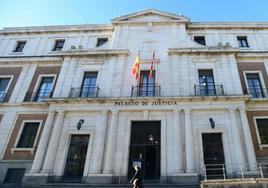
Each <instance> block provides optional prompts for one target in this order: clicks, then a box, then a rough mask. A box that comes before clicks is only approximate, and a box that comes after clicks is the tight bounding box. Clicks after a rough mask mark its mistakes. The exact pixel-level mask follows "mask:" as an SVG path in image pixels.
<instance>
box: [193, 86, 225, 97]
mask: <svg viewBox="0 0 268 188" xmlns="http://www.w3.org/2000/svg"><path fill="white" fill-rule="evenodd" d="M194 93H195V96H223V95H225V94H224V90H223V85H194Z"/></svg>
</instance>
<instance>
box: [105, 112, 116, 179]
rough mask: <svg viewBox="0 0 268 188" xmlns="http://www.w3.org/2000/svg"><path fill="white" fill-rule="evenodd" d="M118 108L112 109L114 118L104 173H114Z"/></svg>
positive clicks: (110, 129)
mask: <svg viewBox="0 0 268 188" xmlns="http://www.w3.org/2000/svg"><path fill="white" fill-rule="evenodd" d="M117 121H118V110H112V119H111V124H110V128H109V135H108V141H107V148H106V156H105V159H104V161H105V163H104V170H103V174H112V173H113V164H114V155H115V144H116V133H117V124H118V122H117Z"/></svg>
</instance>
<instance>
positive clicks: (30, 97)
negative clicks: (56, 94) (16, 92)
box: [24, 92, 53, 102]
mask: <svg viewBox="0 0 268 188" xmlns="http://www.w3.org/2000/svg"><path fill="white" fill-rule="evenodd" d="M52 94H53V92H27V93H26V95H25V98H24V101H25V102H34V101H35V102H40V101H43V100H45V99H49V98H52Z"/></svg>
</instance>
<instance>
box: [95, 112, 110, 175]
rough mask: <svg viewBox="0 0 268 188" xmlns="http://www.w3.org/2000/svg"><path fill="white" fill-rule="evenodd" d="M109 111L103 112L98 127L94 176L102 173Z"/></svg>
mask: <svg viewBox="0 0 268 188" xmlns="http://www.w3.org/2000/svg"><path fill="white" fill-rule="evenodd" d="M107 119H108V111H102V112H101V115H100V121H99V124H97V125H96V135H95V138H96V142H95V153H94V156H93V163H92V171H91V173H93V174H99V173H101V167H102V161H103V154H104V145H105V136H106V127H107Z"/></svg>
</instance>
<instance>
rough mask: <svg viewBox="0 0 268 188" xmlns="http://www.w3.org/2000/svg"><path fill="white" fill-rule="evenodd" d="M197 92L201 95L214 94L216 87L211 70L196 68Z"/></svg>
mask: <svg viewBox="0 0 268 188" xmlns="http://www.w3.org/2000/svg"><path fill="white" fill-rule="evenodd" d="M198 74H199V92H200V95H201V96H214V95H216V89H215V84H214V77H213V71H212V70H198Z"/></svg>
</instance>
